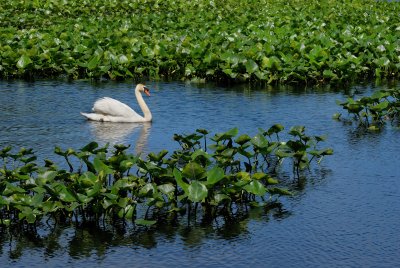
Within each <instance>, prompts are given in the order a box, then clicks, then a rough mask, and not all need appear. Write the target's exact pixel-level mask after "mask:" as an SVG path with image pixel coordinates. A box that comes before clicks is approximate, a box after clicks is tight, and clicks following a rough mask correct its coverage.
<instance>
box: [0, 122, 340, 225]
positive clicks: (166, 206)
mask: <svg viewBox="0 0 400 268" xmlns="http://www.w3.org/2000/svg"><path fill="white" fill-rule="evenodd" d="M283 129H284V128H283V126H281V125H279V124H277V125H274V126H272V127H271V128H269V129H268V130H263V129H260V131H259V133H258V134H257V135H255V136H254V137H252V138H251V137H250V136H248V135H246V134H243V135H240V136H238V129H237V128H233V129H231V130H229V131H227V132H224V133H217V134H215V135H214V136H213V137H211V138H210V139H208V138H207V135H208V131H207V130H204V129H198V130H196V132H195V133H192V134H189V135H178V134H176V135H175V136H174V139H175V140H176V141H177V142H178V143H179V144H180V147H181V148H180V149H177V150H175V151H174V152H172V153H168V152H167V151H166V150H162V151H161V152H159V153H149V154H148V155H147V156H146V157H145V158H142V157H141V156H140V155H133V154H130V153H128V152H127V150H128V148H129V146H125V145H115V146H114V148H113V150H112V151H111V152H110V151H109V149H108V145H106V146H104V147H99V145H98V144H97V143H96V142H91V143H89V144H87V145H86V146H84V147H83V148H81V149H79V150H74V149H67V150H62V149H61V148H59V147H56V148H55V153H56V154H57V155H59V156H62V157H63V159H65V161H66V166H67V169H64V168H61V167H58V166H57V165H56V164H55V162H53V161H51V160H48V159H46V160H45V165H44V166H39V165H38V164H36V162H35V161H36V156H34V153H33V151H32V150H31V149H29V150H27V149H24V148H22V149H20V150H19V151H18V152H17V153H14V152H13V150H12V148H11V147H10V146H8V147H5V148H3V149H1V150H0V158H1V162H0V164H1V168H0V225H6V226H9V225H12V224H23V223H29V224H36V223H37V222H38V221H41V220H42V219H44V218H48V219H52V220H53V221H55V222H56V223H65V222H76V223H79V222H81V223H82V222H88V221H89V222H96V223H99V222H101V221H105V220H106V219H107V220H111V221H114V220H116V219H122V220H132V221H133V223H134V224H136V225H145V226H149V225H153V224H155V223H157V222H158V221H159V220H160V219H162V218H163V217H164V216H165V215H173V216H175V217H178V216H179V215H184V214H186V215H187V216H188V218H191V217H196V215H197V214H199V213H200V214H202V215H203V217H204V218H209V219H213V218H215V217H217V216H219V215H232V214H234V213H235V210H238V209H239V208H240V207H245V208H246V207H248V206H267V207H268V206H273V205H274V204H278V203H279V200H278V198H279V196H284V195H291V192H290V191H288V190H287V189H286V188H285V187H284V185H283V184H280V182H279V179H278V175H279V166H281V164H282V162H283V160H284V159H292V161H291V162H292V163H293V169H294V170H295V172H294V176H295V178H296V176H298V175H299V172H301V171H302V170H304V171H306V170H307V169H308V168H309V166H310V165H311V164H312V161H313V160H318V161H321V160H322V158H323V157H324V156H326V155H331V154H332V153H333V151H332V149H322V150H320V149H318V148H317V144H318V143H319V142H321V141H323V140H324V138H323V137H320V136H307V135H305V128H304V127H301V126H297V127H293V128H291V129H290V131H289V135H291V136H292V137H293V139H290V140H288V141H286V142H284V141H280V138H279V133H280V132H281V131H282V130H283ZM274 137H275V138H274ZM207 142H209V143H211V144H210V145H207ZM199 207H201V208H202V209H201V210H200V211H199V209H198V208H199ZM191 215H193V216H191Z"/></svg>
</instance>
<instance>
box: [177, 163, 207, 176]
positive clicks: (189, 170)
mask: <svg viewBox="0 0 400 268" xmlns="http://www.w3.org/2000/svg"><path fill="white" fill-rule="evenodd" d="M182 175H183V176H184V177H185V178H188V179H192V180H198V179H201V178H204V177H205V176H206V172H205V170H204V168H203V167H202V166H201V165H199V164H197V163H196V162H190V163H188V164H187V165H186V166H185V167H184V168H183V170H182Z"/></svg>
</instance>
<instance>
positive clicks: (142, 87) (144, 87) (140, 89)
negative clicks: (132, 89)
mask: <svg viewBox="0 0 400 268" xmlns="http://www.w3.org/2000/svg"><path fill="white" fill-rule="evenodd" d="M136 90H139V91H140V92H144V94H146V95H147V96H150V89H149V88H148V87H146V86H145V85H143V84H138V85H137V86H136Z"/></svg>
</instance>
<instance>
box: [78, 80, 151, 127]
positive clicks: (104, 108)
mask: <svg viewBox="0 0 400 268" xmlns="http://www.w3.org/2000/svg"><path fill="white" fill-rule="evenodd" d="M141 92H144V93H145V94H146V95H147V96H150V90H149V89H148V88H147V87H146V86H145V85H143V84H138V85H137V86H136V88H135V95H136V100H137V102H138V104H139V106H140V108H141V109H142V111H143V114H144V116H141V115H139V114H138V113H136V112H135V111H134V110H133V109H132V108H131V107H129V106H128V105H126V104H125V103H122V102H120V101H117V100H115V99H112V98H108V97H104V98H101V99H98V100H97V101H96V102H95V103H94V105H93V108H92V110H93V112H94V113H81V114H82V115H83V116H84V117H86V118H87V119H88V120H93V121H102V122H126V123H135V122H151V120H152V115H151V112H150V109H149V107H147V105H146V103H145V102H144V100H143V97H142V94H141Z"/></svg>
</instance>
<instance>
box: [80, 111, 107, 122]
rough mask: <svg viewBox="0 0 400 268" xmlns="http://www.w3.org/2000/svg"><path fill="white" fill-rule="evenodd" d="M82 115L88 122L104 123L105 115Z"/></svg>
mask: <svg viewBox="0 0 400 268" xmlns="http://www.w3.org/2000/svg"><path fill="white" fill-rule="evenodd" d="M81 115H83V116H84V117H86V119H88V120H93V121H104V115H102V114H95V113H90V114H88V113H82V112H81Z"/></svg>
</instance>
